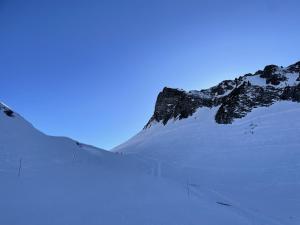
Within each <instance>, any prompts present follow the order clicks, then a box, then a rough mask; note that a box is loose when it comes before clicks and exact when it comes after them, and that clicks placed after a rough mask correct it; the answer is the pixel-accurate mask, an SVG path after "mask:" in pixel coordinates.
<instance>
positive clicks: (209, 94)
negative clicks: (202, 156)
mask: <svg viewBox="0 0 300 225" xmlns="http://www.w3.org/2000/svg"><path fill="white" fill-rule="evenodd" d="M280 100H288V101H296V102H300V62H297V63H295V64H293V65H290V66H288V67H286V68H283V67H278V66H276V65H269V66H266V67H265V68H264V69H263V70H259V71H257V72H256V73H255V74H251V73H250V74H246V75H244V76H240V77H239V78H236V79H234V80H225V81H223V82H221V83H220V84H218V85H217V86H214V87H212V88H210V89H205V90H201V91H189V92H186V91H184V90H180V89H173V88H167V87H165V88H164V89H163V91H162V92H160V93H159V95H158V97H157V101H156V105H155V111H154V114H153V116H152V117H151V119H150V120H149V122H148V123H147V125H146V126H145V128H147V127H150V126H151V124H152V123H153V122H155V121H156V122H162V123H163V124H166V123H167V122H168V121H169V120H171V119H184V118H187V117H189V116H191V115H193V113H194V112H195V111H196V110H197V109H198V108H200V107H219V109H218V111H217V113H216V115H215V120H216V122H217V123H220V124H229V123H232V122H233V121H234V119H237V118H242V117H244V116H245V115H247V113H249V112H250V111H251V110H252V109H253V108H256V107H267V106H270V105H271V104H273V103H274V102H276V101H280ZM299 106H300V105H299Z"/></svg>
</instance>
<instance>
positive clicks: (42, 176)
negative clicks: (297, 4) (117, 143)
mask: <svg viewBox="0 0 300 225" xmlns="http://www.w3.org/2000/svg"><path fill="white" fill-rule="evenodd" d="M8 110H9V108H7V107H6V106H4V105H1V109H0V133H1V135H0V184H1V185H0V224H1V225H2V224H3V225H28V224H30V225H40V224H43V225H66V224H72V225H77V224H78V225H83V224H89V225H93V224H95V225H96V224H97V225H102V224H103V225H119V224H126V225H140V224H153V225H159V224H164V225H166V224H172V225H173V224H175V225H176V224H178V225H184V224H195V225H198V224H199V223H202V222H204V223H205V224H212V225H217V224H221V223H224V222H225V223H227V224H233V225H234V224H236V225H238V224H250V223H249V219H248V218H245V217H244V216H242V215H240V214H239V213H238V212H236V211H235V210H229V209H228V207H227V206H224V205H220V204H218V203H216V202H218V201H222V198H219V197H218V196H215V195H214V194H204V193H206V192H202V193H200V192H199V193H198V191H196V190H195V191H194V190H192V189H193V188H192V187H190V186H186V183H185V182H180V181H179V180H177V179H175V180H174V179H168V178H163V177H162V176H161V175H160V174H159V172H157V173H152V171H154V170H155V169H156V166H153V165H152V163H148V162H146V161H144V160H143V159H142V158H138V157H135V156H132V157H131V156H124V155H122V154H114V153H111V152H107V151H104V150H101V149H96V148H94V147H91V146H87V145H84V144H80V143H78V142H76V141H73V140H71V139H68V138H60V137H50V136H47V135H44V134H42V133H41V132H39V131H37V130H36V129H35V128H34V127H33V126H32V125H31V124H29V123H28V122H27V121H25V120H24V119H23V118H22V117H21V116H20V115H18V114H17V113H15V112H13V111H11V110H10V111H11V113H8V114H7V113H6V112H7V111H8ZM192 192H195V194H192ZM196 192H197V193H196ZM207 193H208V192H207ZM216 215H218V216H216Z"/></svg>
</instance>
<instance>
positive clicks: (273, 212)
mask: <svg viewBox="0 0 300 225" xmlns="http://www.w3.org/2000/svg"><path fill="white" fill-rule="evenodd" d="M299 72H300V63H299V62H298V63H296V64H293V65H291V66H289V67H286V68H283V67H278V66H274V65H271V66H267V67H266V68H265V69H264V70H261V71H258V72H256V73H255V74H247V75H244V76H241V77H239V78H237V79H235V80H232V81H224V82H221V83H220V84H219V85H217V86H215V87H213V88H210V89H207V90H202V91H190V92H185V91H183V90H180V89H171V88H165V89H164V90H163V91H162V92H161V93H160V94H159V96H158V99H157V102H156V106H155V111H154V115H153V116H152V118H151V119H150V121H149V122H148V124H147V125H146V127H145V128H144V130H142V131H141V132H140V133H139V134H137V135H136V136H134V137H133V138H132V139H130V140H129V141H127V142H126V143H124V144H121V145H120V146H118V147H116V148H115V149H113V151H115V152H122V153H123V154H126V155H131V156H135V157H138V158H143V159H144V160H145V161H147V162H148V163H152V164H153V167H154V168H156V169H155V170H154V171H153V173H155V172H157V171H159V174H161V176H163V177H168V178H171V179H174V180H181V182H182V183H183V182H186V183H187V184H190V185H189V186H191V187H192V188H193V190H195V192H197V193H198V192H200V193H206V192H207V191H208V192H210V194H208V195H210V196H211V195H212V196H215V197H220V198H221V199H223V201H224V202H227V203H228V202H229V204H230V205H232V207H231V209H232V210H237V212H238V213H239V214H240V215H243V216H244V217H245V218H248V219H249V221H251V222H250V224H285V225H287V224H295V225H296V224H300V216H299V212H300V192H299V191H300V173H299V169H300V139H299V134H300V118H299V114H300V103H299V102H300V84H299V81H300V79H299V78H300V74H299ZM195 194H196V193H195ZM225 224H226V223H225Z"/></svg>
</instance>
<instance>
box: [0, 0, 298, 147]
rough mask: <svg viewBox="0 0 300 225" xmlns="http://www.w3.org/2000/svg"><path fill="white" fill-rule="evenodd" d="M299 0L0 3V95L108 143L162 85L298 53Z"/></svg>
mask: <svg viewBox="0 0 300 225" xmlns="http://www.w3.org/2000/svg"><path fill="white" fill-rule="evenodd" d="M299 11H300V3H299V1H288V0H285V1H281V0H272V1H270V0H269V1H264V0H260V1H242V0H239V1H230V0H227V1H225V0H224V1H213V0H210V1H201V0H198V1H189V0H182V1H179V0H178V1H177V0H135V1H133V0H107V1H106V0H105V1H102V0H80V1H79V0H47V1H45V0H26V1H22V0H0V78H1V79H0V93H1V95H0V100H1V101H3V102H5V103H6V104H7V105H9V106H11V107H12V108H13V109H14V110H16V111H17V112H19V113H20V114H21V115H23V116H24V117H25V118H26V119H27V120H29V121H30V122H31V123H33V124H34V126H35V127H37V128H38V129H40V130H42V131H43V132H45V133H47V134H51V135H59V136H69V137H71V138H74V139H77V140H79V141H82V142H85V143H89V144H93V145H96V146H98V147H102V148H105V149H110V148H112V147H113V146H116V145H118V144H120V143H122V142H124V141H125V140H127V139H128V138H130V137H131V136H133V135H134V134H136V133H137V132H138V131H140V130H141V129H142V127H143V126H144V125H145V124H146V122H147V120H148V119H149V118H150V116H151V115H152V113H153V109H154V103H155V100H156V97H157V94H158V93H159V91H160V90H161V89H162V88H163V87H164V86H170V87H179V88H183V89H187V90H189V89H202V88H207V87H210V86H212V85H215V84H217V83H218V82H220V81H222V80H224V79H230V78H234V77H235V76H237V75H242V74H245V73H248V72H255V71H256V70H258V69H261V68H263V67H264V66H265V65H266V64H278V65H283V66H286V65H289V64H292V63H294V62H296V61H299V60H300V29H299V22H300V13H299Z"/></svg>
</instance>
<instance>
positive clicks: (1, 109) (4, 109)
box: [0, 103, 14, 117]
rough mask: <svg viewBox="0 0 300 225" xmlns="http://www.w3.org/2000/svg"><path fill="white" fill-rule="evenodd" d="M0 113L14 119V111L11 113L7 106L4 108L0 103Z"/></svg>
mask: <svg viewBox="0 0 300 225" xmlns="http://www.w3.org/2000/svg"><path fill="white" fill-rule="evenodd" d="M0 111H2V112H3V113H5V115H7V116H9V117H14V111H12V110H11V109H10V108H8V107H7V106H5V105H4V104H2V103H0Z"/></svg>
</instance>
